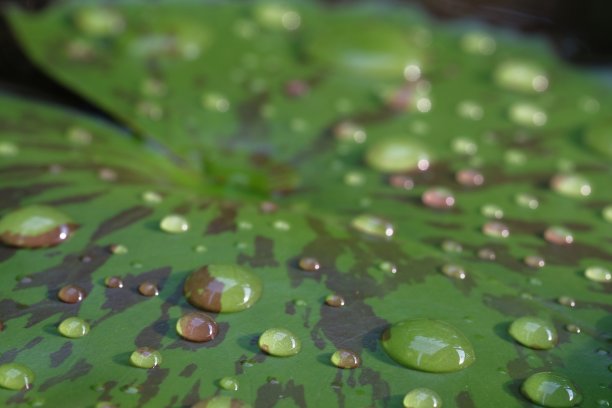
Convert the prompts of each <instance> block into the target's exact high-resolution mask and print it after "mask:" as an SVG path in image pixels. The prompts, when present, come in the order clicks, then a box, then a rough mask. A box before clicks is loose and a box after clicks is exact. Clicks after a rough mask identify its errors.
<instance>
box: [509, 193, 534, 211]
mask: <svg viewBox="0 0 612 408" xmlns="http://www.w3.org/2000/svg"><path fill="white" fill-rule="evenodd" d="M514 201H515V202H516V204H517V205H518V206H519V207H523V208H528V209H530V210H535V209H536V208H538V207H539V206H540V202H539V200H538V198H537V197H535V196H533V195H531V194H527V193H519V194H517V195H516V196H515V197H514Z"/></svg>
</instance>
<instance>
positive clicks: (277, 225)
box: [272, 220, 291, 231]
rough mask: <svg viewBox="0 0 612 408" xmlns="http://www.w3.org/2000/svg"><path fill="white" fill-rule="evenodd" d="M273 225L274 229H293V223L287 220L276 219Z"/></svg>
mask: <svg viewBox="0 0 612 408" xmlns="http://www.w3.org/2000/svg"><path fill="white" fill-rule="evenodd" d="M272 226H273V227H274V229H277V230H279V231H289V230H290V229H291V224H289V223H288V222H287V221H285V220H276V221H274V223H273V224H272Z"/></svg>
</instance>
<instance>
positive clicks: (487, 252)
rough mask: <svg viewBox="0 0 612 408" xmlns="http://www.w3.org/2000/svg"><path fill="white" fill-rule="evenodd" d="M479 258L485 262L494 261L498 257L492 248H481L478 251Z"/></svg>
mask: <svg viewBox="0 0 612 408" xmlns="http://www.w3.org/2000/svg"><path fill="white" fill-rule="evenodd" d="M478 257H479V258H480V259H483V260H485V261H494V260H495V258H496V257H497V256H496V255H495V251H493V250H492V249H490V248H481V249H479V250H478Z"/></svg>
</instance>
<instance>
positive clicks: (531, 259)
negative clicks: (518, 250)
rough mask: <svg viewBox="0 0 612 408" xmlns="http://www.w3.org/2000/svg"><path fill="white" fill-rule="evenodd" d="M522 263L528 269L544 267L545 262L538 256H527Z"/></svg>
mask: <svg viewBox="0 0 612 408" xmlns="http://www.w3.org/2000/svg"><path fill="white" fill-rule="evenodd" d="M523 262H525V265H527V266H529V267H530V268H542V267H544V265H546V261H545V260H544V258H542V257H541V256H540V255H528V256H526V257H525V259H523Z"/></svg>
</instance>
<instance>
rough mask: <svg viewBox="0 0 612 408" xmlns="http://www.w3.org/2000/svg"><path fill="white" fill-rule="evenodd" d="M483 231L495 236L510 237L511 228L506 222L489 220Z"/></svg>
mask: <svg viewBox="0 0 612 408" xmlns="http://www.w3.org/2000/svg"><path fill="white" fill-rule="evenodd" d="M482 232H483V233H484V234H485V235H487V236H489V237H495V238H508V237H509V236H510V229H509V228H508V226H507V225H506V224H503V223H501V222H497V221H491V222H487V223H486V224H485V225H483V227H482Z"/></svg>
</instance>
